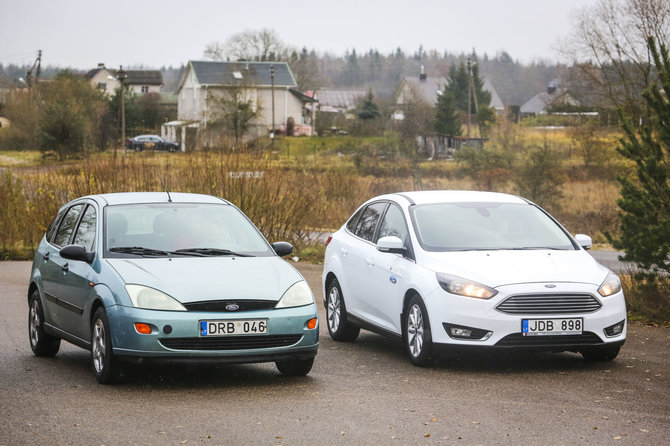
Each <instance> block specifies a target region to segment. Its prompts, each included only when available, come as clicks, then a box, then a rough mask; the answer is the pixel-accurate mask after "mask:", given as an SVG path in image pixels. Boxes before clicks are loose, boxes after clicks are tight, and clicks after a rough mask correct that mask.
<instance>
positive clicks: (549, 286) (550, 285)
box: [544, 283, 556, 288]
mask: <svg viewBox="0 0 670 446" xmlns="http://www.w3.org/2000/svg"><path fill="white" fill-rule="evenodd" d="M544 287H545V288H556V285H554V284H553V283H550V284H548V285H545V286H544Z"/></svg>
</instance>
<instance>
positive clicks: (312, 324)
mask: <svg viewBox="0 0 670 446" xmlns="http://www.w3.org/2000/svg"><path fill="white" fill-rule="evenodd" d="M316 321H317V319H316V318H315V317H313V318H312V319H310V320H309V321H307V328H309V329H310V330H314V329H315V328H316Z"/></svg>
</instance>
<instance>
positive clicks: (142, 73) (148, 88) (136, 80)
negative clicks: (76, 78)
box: [86, 63, 163, 96]
mask: <svg viewBox="0 0 670 446" xmlns="http://www.w3.org/2000/svg"><path fill="white" fill-rule="evenodd" d="M124 71H125V73H126V79H125V81H124V84H125V86H126V88H127V89H128V90H130V91H134V92H135V93H136V94H137V95H142V94H146V93H160V90H161V87H162V86H163V74H162V73H161V72H160V70H124ZM118 75H119V71H118V70H114V69H111V68H107V67H105V64H104V63H99V64H98V67H97V68H94V69H93V70H90V71H89V72H88V73H86V79H87V80H88V81H89V82H90V83H91V85H92V86H93V87H95V88H98V89H100V90H101V91H104V92H105V93H107V94H108V95H110V96H111V95H113V94H114V92H115V91H116V89H117V88H119V86H120V82H119V80H118Z"/></svg>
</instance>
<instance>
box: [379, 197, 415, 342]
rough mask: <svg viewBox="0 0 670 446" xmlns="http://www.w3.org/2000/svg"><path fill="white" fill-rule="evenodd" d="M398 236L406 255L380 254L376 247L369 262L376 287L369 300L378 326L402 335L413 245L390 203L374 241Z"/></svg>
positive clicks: (402, 219) (397, 208)
mask: <svg viewBox="0 0 670 446" xmlns="http://www.w3.org/2000/svg"><path fill="white" fill-rule="evenodd" d="M387 236H395V237H398V238H399V239H400V240H402V241H403V242H404V246H405V248H406V249H407V252H406V253H405V254H394V253H389V252H381V251H378V250H377V249H376V248H375V251H374V252H372V253H370V257H369V259H368V260H367V262H369V263H372V269H371V271H370V275H369V281H370V283H372V284H374V288H373V289H371V292H370V294H369V295H368V296H367V300H368V302H369V304H370V312H371V318H372V319H374V320H376V321H378V322H377V324H378V325H379V326H380V327H382V328H384V329H386V330H388V331H391V332H393V333H396V334H400V333H401V322H400V314H401V312H402V304H403V298H404V295H405V290H406V289H407V274H408V270H411V268H412V265H413V264H414V262H413V260H412V259H411V257H412V250H411V244H410V243H411V242H410V238H409V231H408V229H407V223H406V221H405V216H404V214H403V212H402V209H400V206H398V205H397V204H395V203H391V204H390V205H389V206H388V208H387V209H386V212H385V213H384V216H383V217H382V220H381V222H380V224H379V229H378V231H377V234H376V235H375V238H374V242H375V243H376V242H377V241H378V240H379V239H380V238H382V237H387Z"/></svg>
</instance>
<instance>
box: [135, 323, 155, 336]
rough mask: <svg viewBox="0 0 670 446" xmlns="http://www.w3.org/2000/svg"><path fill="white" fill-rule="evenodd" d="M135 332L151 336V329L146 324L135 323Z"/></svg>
mask: <svg viewBox="0 0 670 446" xmlns="http://www.w3.org/2000/svg"><path fill="white" fill-rule="evenodd" d="M135 330H137V332H138V333H139V334H151V327H150V326H149V324H144V323H142V322H135Z"/></svg>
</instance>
